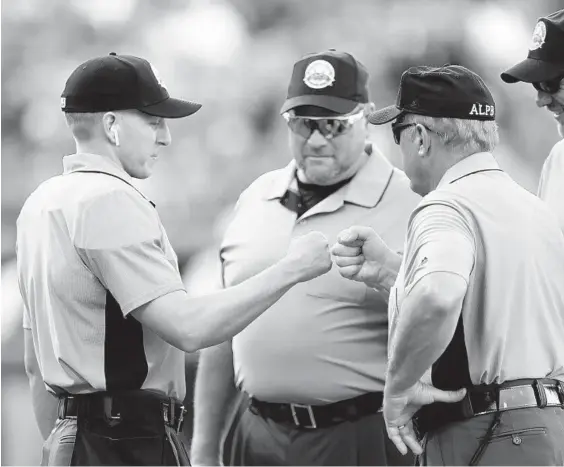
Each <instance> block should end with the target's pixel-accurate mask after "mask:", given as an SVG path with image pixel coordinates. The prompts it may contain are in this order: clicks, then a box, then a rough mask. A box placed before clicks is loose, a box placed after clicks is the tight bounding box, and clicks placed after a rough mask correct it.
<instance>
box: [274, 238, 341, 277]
mask: <svg viewBox="0 0 564 467" xmlns="http://www.w3.org/2000/svg"><path fill="white" fill-rule="evenodd" d="M283 261H286V262H287V263H288V264H290V267H291V268H292V269H293V270H296V272H297V273H298V277H299V281H300V282H306V281H308V280H310V279H314V278H315V277H317V276H321V275H322V274H325V273H326V272H328V271H329V270H330V269H331V267H332V266H333V263H332V261H331V254H330V253H329V242H328V240H327V238H326V237H325V235H323V234H322V233H321V232H310V233H308V234H306V235H303V236H301V237H297V238H294V239H293V240H292V241H291V242H290V246H289V248H288V252H287V253H286V257H285V258H284V259H283Z"/></svg>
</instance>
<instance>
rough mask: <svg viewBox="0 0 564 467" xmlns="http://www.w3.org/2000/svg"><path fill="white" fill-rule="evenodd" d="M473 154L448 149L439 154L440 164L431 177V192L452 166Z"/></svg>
mask: <svg viewBox="0 0 564 467" xmlns="http://www.w3.org/2000/svg"><path fill="white" fill-rule="evenodd" d="M472 154H474V153H459V152H448V151H445V152H443V154H439V157H437V161H438V164H437V167H436V170H434V171H433V173H432V174H431V177H430V190H429V192H431V191H433V190H435V189H436V188H437V186H438V185H439V183H440V181H441V180H442V178H443V177H444V175H445V174H446V173H447V171H448V170H449V169H450V168H451V167H453V166H454V165H456V164H458V163H459V162H460V161H462V160H464V159H466V158H467V157H468V156H471V155H472Z"/></svg>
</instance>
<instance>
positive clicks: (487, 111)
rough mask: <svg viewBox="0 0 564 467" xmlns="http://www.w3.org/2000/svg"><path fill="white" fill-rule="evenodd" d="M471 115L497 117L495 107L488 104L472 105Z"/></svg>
mask: <svg viewBox="0 0 564 467" xmlns="http://www.w3.org/2000/svg"><path fill="white" fill-rule="evenodd" d="M469 115H479V116H482V117H484V116H489V117H493V116H494V115H495V106H493V105H487V104H472V109H471V110H470V113H469Z"/></svg>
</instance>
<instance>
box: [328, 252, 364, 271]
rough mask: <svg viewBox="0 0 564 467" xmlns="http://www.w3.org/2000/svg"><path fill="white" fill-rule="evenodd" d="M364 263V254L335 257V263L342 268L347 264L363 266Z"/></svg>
mask: <svg viewBox="0 0 564 467" xmlns="http://www.w3.org/2000/svg"><path fill="white" fill-rule="evenodd" d="M363 263H364V256H362V255H360V256H352V257H348V256H336V257H335V264H336V265H337V266H339V267H340V268H344V267H347V266H362V264H363Z"/></svg>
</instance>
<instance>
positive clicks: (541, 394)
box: [533, 379, 548, 409]
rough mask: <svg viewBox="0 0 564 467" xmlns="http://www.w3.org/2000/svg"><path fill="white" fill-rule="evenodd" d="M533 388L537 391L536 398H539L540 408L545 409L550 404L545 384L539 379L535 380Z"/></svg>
mask: <svg viewBox="0 0 564 467" xmlns="http://www.w3.org/2000/svg"><path fill="white" fill-rule="evenodd" d="M533 388H534V390H535V396H536V397H537V404H538V406H539V408H541V409H544V408H545V407H546V405H547V404H548V400H547V398H546V390H545V388H544V384H542V383H541V382H540V381H539V380H538V379H535V381H534V382H533Z"/></svg>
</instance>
